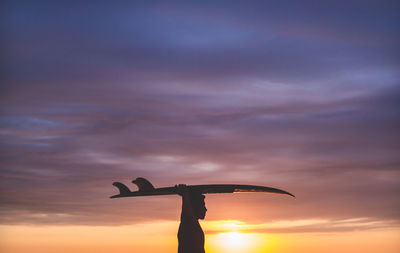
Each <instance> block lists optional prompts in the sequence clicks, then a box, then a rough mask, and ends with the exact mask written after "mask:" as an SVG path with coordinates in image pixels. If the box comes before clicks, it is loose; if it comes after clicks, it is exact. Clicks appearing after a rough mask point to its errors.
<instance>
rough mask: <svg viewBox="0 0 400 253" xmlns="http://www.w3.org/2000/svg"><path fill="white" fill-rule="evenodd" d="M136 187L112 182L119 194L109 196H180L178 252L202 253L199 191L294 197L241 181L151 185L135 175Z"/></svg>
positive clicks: (203, 207)
mask: <svg viewBox="0 0 400 253" xmlns="http://www.w3.org/2000/svg"><path fill="white" fill-rule="evenodd" d="M132 183H134V184H136V185H137V187H138V188H139V190H138V191H131V190H130V189H129V188H128V187H127V186H126V185H124V184H123V183H120V182H114V183H113V185H114V186H115V187H117V188H118V190H119V194H117V195H114V196H111V197H110V198H123V197H138V196H156V195H172V194H178V195H180V196H181V197H182V212H181V223H180V225H179V230H178V253H204V252H205V251H204V232H203V230H202V229H201V226H200V223H199V219H201V220H202V219H204V217H205V216H206V212H207V208H206V205H205V202H204V198H205V196H204V195H203V193H233V192H271V193H279V194H285V195H289V196H292V197H294V195H293V194H291V193H289V192H287V191H284V190H280V189H277V188H271V187H266V186H259V185H241V184H203V185H185V184H180V185H175V186H172V187H161V188H154V186H153V185H152V184H151V183H150V182H149V181H147V180H146V179H144V178H141V177H138V178H136V179H135V180H133V181H132Z"/></svg>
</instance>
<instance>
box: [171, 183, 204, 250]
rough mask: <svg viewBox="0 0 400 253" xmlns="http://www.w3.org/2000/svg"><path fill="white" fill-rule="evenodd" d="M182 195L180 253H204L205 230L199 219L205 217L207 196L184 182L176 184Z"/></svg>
mask: <svg viewBox="0 0 400 253" xmlns="http://www.w3.org/2000/svg"><path fill="white" fill-rule="evenodd" d="M175 187H176V192H177V193H178V194H179V195H180V196H181V197H182V212H181V224H180V225H179V230H178V253H204V232H203V230H202V229H201V226H200V223H199V219H204V217H205V216H206V212H207V208H206V205H205V202H204V198H205V196H204V195H203V194H201V193H200V192H196V191H190V190H189V189H188V187H187V186H186V185H184V184H180V185H177V186H175Z"/></svg>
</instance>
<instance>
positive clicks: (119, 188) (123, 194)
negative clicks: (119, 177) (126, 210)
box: [113, 182, 131, 196]
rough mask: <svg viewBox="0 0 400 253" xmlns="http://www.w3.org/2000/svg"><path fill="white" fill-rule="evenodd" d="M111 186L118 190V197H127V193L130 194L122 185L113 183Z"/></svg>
mask: <svg viewBox="0 0 400 253" xmlns="http://www.w3.org/2000/svg"><path fill="white" fill-rule="evenodd" d="M113 185H114V186H115V187H117V188H118V190H119V195H121V196H125V195H129V193H131V190H129V188H128V187H127V186H126V185H124V184H123V183H120V182H114V183H113Z"/></svg>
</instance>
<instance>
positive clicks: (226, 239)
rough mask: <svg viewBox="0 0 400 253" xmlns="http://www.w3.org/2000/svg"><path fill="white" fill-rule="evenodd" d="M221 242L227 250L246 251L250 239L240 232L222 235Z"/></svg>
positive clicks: (220, 235) (220, 236)
mask: <svg viewBox="0 0 400 253" xmlns="http://www.w3.org/2000/svg"><path fill="white" fill-rule="evenodd" d="M246 239H247V240H246ZM219 240H220V243H221V245H222V246H223V247H225V248H227V249H228V248H229V249H244V248H246V246H247V244H248V238H246V236H245V234H242V233H240V232H230V233H221V234H219Z"/></svg>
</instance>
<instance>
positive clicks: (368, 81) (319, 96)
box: [0, 1, 400, 231]
mask: <svg viewBox="0 0 400 253" xmlns="http://www.w3.org/2000/svg"><path fill="white" fill-rule="evenodd" d="M348 4H349V5H351V6H357V7H360V8H357V10H359V11H358V12H357V13H356V12H355V11H352V10H351V9H349V8H341V6H339V5H338V4H337V3H330V4H328V5H315V4H313V5H312V6H310V5H309V4H304V6H303V5H302V6H298V5H293V6H290V8H287V6H286V5H282V4H270V5H268V4H267V5H266V4H265V3H260V4H257V5H247V4H243V3H232V4H231V5H229V6H221V4H218V3H214V2H210V3H204V4H202V5H201V6H200V8H199V6H198V5H197V4H193V3H184V4H181V3H179V4H178V3H171V5H166V4H164V3H155V4H132V3H131V4H128V5H125V4H124V5H121V4H119V3H116V4H112V5H110V4H105V3H102V4H99V5H96V7H94V6H92V5H90V4H89V5H87V4H79V6H75V5H70V4H68V3H62V4H60V5H58V4H54V3H52V4H46V5H44V4H43V5H40V4H37V5H36V4H35V5H34V6H32V5H31V4H29V3H21V4H14V3H8V4H7V6H6V7H7V10H8V11H7V14H6V15H5V17H4V18H5V20H7V22H6V23H4V25H2V28H1V29H2V31H3V32H4V33H5V34H6V35H7V36H5V40H4V43H3V44H4V51H5V64H4V65H5V66H4V75H3V76H4V84H3V85H2V88H1V89H2V95H1V96H2V99H1V102H0V103H1V108H2V109H1V118H0V135H1V138H2V143H1V145H0V149H1V152H0V153H1V161H2V168H1V181H2V183H1V184H0V189H1V191H0V198H1V202H2V206H1V215H0V220H1V222H3V223H6V224H13V223H45V224H130V223H135V222H141V221H145V220H153V219H160V220H175V219H177V217H179V207H180V203H179V198H177V197H176V196H175V197H173V196H170V197H155V198H148V199H147V198H135V199H129V200H128V199H124V200H118V201H116V200H110V199H108V196H111V195H113V194H114V193H115V189H114V188H113V187H112V186H111V183H112V182H113V181H123V182H124V183H127V184H130V180H132V179H134V178H135V177H138V176H142V177H146V178H148V179H149V180H151V182H153V183H154V185H156V186H170V185H174V184H177V183H187V184H199V183H204V184H206V183H241V184H260V185H267V186H273V187H278V188H282V189H285V190H288V191H290V192H293V193H294V194H295V195H296V196H297V199H295V200H290V201H289V200H287V199H281V198H275V197H273V196H269V195H268V196H265V195H255V196H250V195H236V194H234V195H233V196H231V195H223V196H222V195H221V196H220V195H213V196H207V205H208V206H209V210H210V211H209V214H208V217H209V218H210V219H211V220H218V219H219V220H222V219H228V218H230V219H238V220H246V221H248V222H254V223H256V222H258V223H265V222H267V221H271V220H277V219H287V220H291V219H298V220H309V219H323V220H326V222H325V223H324V224H322V225H321V224H318V226H320V227H318V228H315V229H320V230H323V229H324V228H327V227H330V226H336V225H335V223H334V222H332V221H336V220H346V219H357V218H359V217H368V219H372V220H374V221H375V220H376V221H387V220H398V219H399V212H398V211H397V210H400V209H399V202H398V200H397V199H398V198H397V196H398V193H399V192H400V188H399V178H400V177H399V173H398V167H399V159H398V155H397V154H398V151H399V145H398V143H399V142H398V141H399V138H398V133H397V132H398V128H399V121H398V116H399V111H398V108H399V103H398V101H399V96H400V92H399V89H398V88H397V85H398V81H399V76H398V73H397V67H398V60H397V58H396V57H395V56H396V54H395V53H394V52H395V51H394V48H395V47H394V46H393V45H397V44H398V43H395V42H398V39H399V38H398V34H397V30H396V29H395V28H396V25H395V22H397V20H398V17H397V15H394V13H395V12H394V9H395V8H389V7H393V6H395V5H394V4H391V3H390V2H387V3H381V2H380V3H379V6H376V5H377V3H375V2H369V3H368V4H365V3H363V4H362V6H359V5H360V2H357V1H351V2H350V3H348ZM68 6H69V7H70V8H66V7H68ZM75 7H79V8H75ZM222 7H223V8H222ZM89 10H91V11H90V12H89ZM72 14H73V15H72ZM206 14H207V15H206ZM310 14H312V15H310ZM342 14H344V15H342ZM338 16H341V19H340V20H339V19H338V18H337V17H338ZM204 17H207V18H206V19H205V18H204ZM372 17H374V18H372ZM377 38H379V40H378V39H377ZM244 206H246V207H249V208H248V209H247V208H246V212H244V209H243V207H244ZM160 207H162V208H160ZM224 207H225V208H224ZM227 207H229V208H227ZM265 210H267V211H265ZM310 226H311V225H310ZM313 226H314V225H312V226H311V227H306V228H301V227H296V228H293V229H295V230H296V231H300V230H302V229H304V230H312V229H314V227H313ZM354 226H355V227H356V226H357V224H354ZM361 228H362V226H360V229H361ZM338 229H345V228H343V227H339V228H338ZM276 231H278V229H276Z"/></svg>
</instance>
